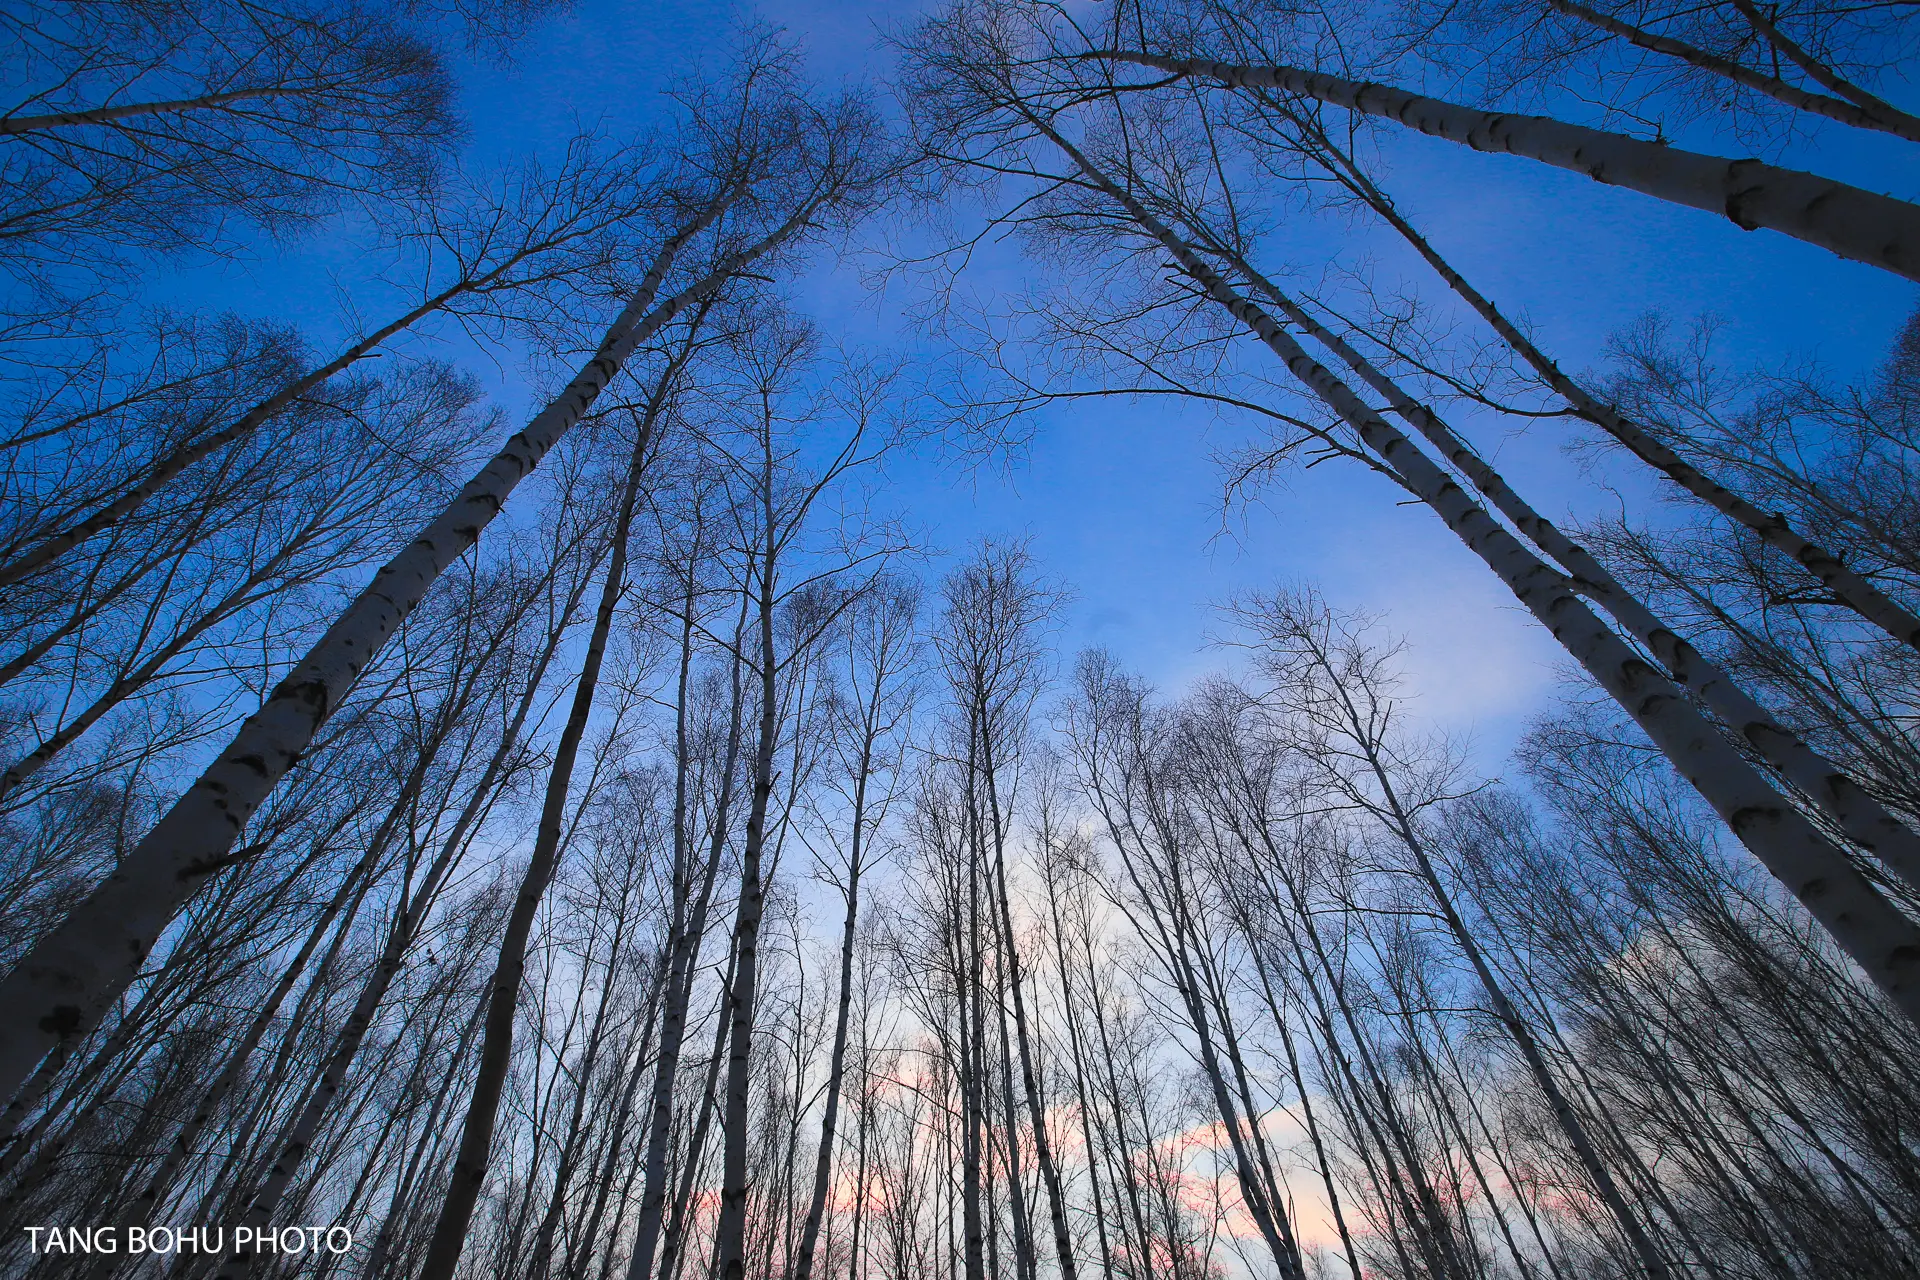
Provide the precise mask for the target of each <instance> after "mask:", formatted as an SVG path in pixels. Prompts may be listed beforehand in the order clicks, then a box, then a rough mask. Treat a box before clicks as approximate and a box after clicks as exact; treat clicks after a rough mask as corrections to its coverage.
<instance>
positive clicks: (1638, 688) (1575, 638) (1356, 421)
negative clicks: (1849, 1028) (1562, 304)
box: [1028, 116, 1920, 1022]
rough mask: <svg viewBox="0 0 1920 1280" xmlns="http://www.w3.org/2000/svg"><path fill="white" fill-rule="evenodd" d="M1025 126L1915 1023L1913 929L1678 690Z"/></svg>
mask: <svg viewBox="0 0 1920 1280" xmlns="http://www.w3.org/2000/svg"><path fill="white" fill-rule="evenodd" d="M1028 119H1029V121H1030V122H1031V123H1033V124H1034V126H1035V127H1036V128H1037V129H1039V130H1040V131H1041V132H1043V133H1044V134H1045V135H1046V136H1047V137H1048V138H1049V139H1050V140H1051V141H1053V142H1054V143H1055V145H1057V146H1059V147H1060V148H1061V150H1062V151H1064V152H1065V153H1066V154H1067V155H1068V156H1069V157H1071V158H1072V159H1073V161H1074V163H1075V164H1076V165H1077V166H1078V167H1079V168H1080V169H1081V171H1082V172H1083V173H1084V174H1085V175H1086V177H1087V178H1088V180H1089V181H1090V182H1091V183H1092V184H1093V185H1094V186H1096V187H1098V188H1099V189H1100V190H1101V191H1103V192H1104V193H1105V194H1106V195H1107V196H1109V197H1110V198H1111V199H1113V200H1114V201H1115V202H1116V203H1118V204H1119V205H1120V206H1121V207H1122V208H1124V209H1125V210H1126V211H1127V213H1128V214H1129V216H1131V217H1132V218H1133V219H1134V221H1135V222H1137V223H1138V224H1139V225H1140V227H1141V228H1142V229H1143V230H1144V231H1145V232H1146V233H1147V234H1149V235H1150V236H1152V237H1153V238H1154V239H1155V240H1157V241H1158V242H1159V243H1160V244H1161V245H1162V247H1164V248H1165V249H1166V250H1167V252H1168V253H1170V254H1172V255H1173V257H1174V259H1175V260H1176V261H1177V262H1178V263H1179V264H1180V267H1181V270H1183V271H1184V272H1185V273H1186V274H1188V275H1189V276H1190V277H1191V278H1192V279H1193V280H1194V281H1195V283H1197V284H1198V285H1199V286H1200V287H1201V288H1202V289H1204V290H1205V291H1206V293H1207V294H1208V296H1209V297H1212V298H1213V299H1214V300H1215V301H1217V302H1219V303H1220V304H1221V306H1223V307H1224V308H1225V309H1226V310H1227V311H1228V312H1229V313H1231V314H1232V315H1233V316H1234V317H1235V318H1236V319H1238V320H1240V321H1241V322H1242V323H1243V324H1245V325H1246V327H1247V328H1248V329H1249V330H1250V331H1251V332H1252V333H1253V334H1254V335H1255V336H1256V337H1258V338H1259V339H1260V340H1261V341H1263V342H1264V343H1266V345H1267V346H1268V347H1269V348H1270V349H1271V350H1272V351H1273V352H1274V354H1275V355H1277V356H1279V357H1280V358H1281V360H1282V361H1284V362H1285V364H1286V366H1287V369H1288V371H1289V372H1291V373H1292V374H1293V375H1294V377H1295V378H1297V379H1298V380H1299V381H1300V383H1301V384H1302V385H1303V386H1304V387H1306V388H1307V389H1308V390H1309V391H1311V392H1313V394H1314V395H1315V396H1317V397H1319V398H1320V399H1321V400H1322V401H1323V402H1324V403H1326V405H1327V406H1328V407H1329V408H1331V409H1332V410H1333V411H1334V412H1335V413H1336V414H1338V415H1339V416H1340V417H1341V418H1342V419H1343V420H1344V421H1345V422H1346V423H1347V424H1348V425H1349V426H1350V427H1351V428H1352V429H1353V430H1354V432H1355V433H1356V434H1357V435H1358V436H1359V438H1360V439H1361V441H1362V442H1363V443H1364V444H1366V445H1367V447H1368V448H1369V449H1371V450H1372V451H1373V452H1374V453H1375V454H1376V455H1377V456H1378V457H1379V458H1380V459H1381V460H1382V461H1383V462H1385V463H1386V464H1387V465H1388V466H1390V467H1392V468H1393V469H1394V471H1395V472H1396V473H1398V474H1399V476H1400V477H1401V478H1402V480H1403V481H1404V482H1405V483H1406V484H1407V486H1408V487H1409V488H1410V489H1411V490H1412V491H1413V492H1414V493H1415V494H1417V495H1418V496H1419V497H1420V499H1421V500H1422V501H1423V502H1425V503H1426V504H1427V505H1428V506H1429V507H1431V508H1432V509H1433V511H1434V512H1435V514H1437V515H1439V516H1440V518H1441V519H1442V520H1444V521H1445V522H1446V524H1447V527H1448V528H1450V529H1452V530H1453V531H1454V533H1455V535H1456V536H1458V537H1459V538H1460V540H1461V541H1462V542H1463V543H1465V544H1466V546H1467V547H1468V549H1470V550H1471V551H1473V552H1474V554H1476V555H1477V556H1479V557H1480V558H1481V560H1483V561H1484V562H1485V563H1486V564H1487V566H1488V567H1489V568H1490V569H1492V570H1493V571H1494V572H1495V573H1496V574H1497V575H1498V576H1499V577H1500V579H1501V581H1502V582H1504V583H1505V584H1506V585H1507V587H1508V589H1509V590H1511V591H1512V592H1513V593H1514V595H1515V597H1516V598H1517V599H1519V601H1520V602H1521V603H1522V604H1524V605H1526V606H1527V609H1528V611H1529V612H1531V613H1532V614H1533V615H1534V616H1535V617H1536V618H1538V619H1539V620H1540V621H1541V622H1542V623H1543V624H1544V625H1545V626H1546V627H1547V628H1548V629H1549V630H1550V631H1552V632H1553V634H1554V637H1555V638H1556V639H1558V640H1559V641H1560V643H1561V645H1562V646H1563V647H1564V648H1565V649H1566V650H1567V651H1568V653H1570V654H1571V655H1572V656H1573V657H1574V658H1575V659H1577V660H1578V661H1579V662H1580V664H1581V666H1582V667H1584V668H1585V669H1586V671H1587V673H1588V674H1589V675H1590V676H1592V677H1593V679H1594V681H1595V682H1596V683H1598V684H1599V685H1600V687H1601V688H1603V689H1605V690H1606V691H1607V692H1608V693H1609V694H1610V695H1612V697H1613V698H1614V700H1615V701H1616V702H1617V703H1618V704H1619V705H1620V707H1621V708H1622V709H1623V710H1624V711H1626V712H1627V714H1628V715H1629V716H1631V717H1632V718H1633V720H1634V722H1635V723H1636V724H1638V725H1639V726H1640V727H1641V729H1642V730H1644V731H1645V732H1646V734H1647V736H1648V737H1649V738H1651V739H1652V740H1653V742H1654V744H1655V746H1657V747H1658V748H1659V749H1660V750H1661V752H1662V753H1663V754H1665V755H1666V756H1667V758H1668V759H1669V760H1671V761H1672V762H1673V764H1674V766H1675V767H1676V768H1678V769H1679V770H1680V772H1681V774H1682V776H1684V777H1685V778H1686V779H1687V780H1688V781H1689V782H1690V783H1692V784H1693V786H1694V788H1695V789H1696V790H1697V791H1698V792H1699V793H1700V795H1701V796H1702V798H1704V799H1705V800H1706V801H1707V802H1708V803H1709V804H1710V805H1712V806H1713V808H1714V810H1715V811H1716V812H1718V813H1719V814H1720V816H1721V818H1722V819H1723V820H1724V821H1725V822H1726V823H1727V825H1728V826H1729V827H1730V828H1731V829H1732V830H1733V833H1734V834H1735V835H1736V836H1737V837H1739V839H1740V841H1741V843H1743V844H1745V845H1746V846H1747V848H1748V849H1750V850H1751V851H1752V852H1753V854H1754V856H1755V857H1757V858H1759V859H1760V861H1761V863H1762V864H1764V865H1765V866H1766V867H1767V869H1768V870H1769V871H1771V872H1772V873H1773V874H1774V876H1776V877H1777V878H1778V879H1779V880H1780V881H1781V883H1783V884H1784V885H1785V886H1786V887H1787V889H1788V890H1789V891H1790V892H1792V893H1793V894H1794V896H1795V897H1797V898H1798V899H1800V901H1801V902H1802V903H1803V904H1804V905H1805V906H1806V908H1807V909H1808V910H1809V911H1810V912H1811V913H1812V914H1813V915H1814V917H1815V918H1816V919H1818V920H1819V921H1820V923H1821V924H1822V925H1823V926H1824V927H1825V928H1826V930H1827V932H1828V933H1829V934H1831V935H1832V936H1833V938H1834V939H1835V940H1836V941H1837V942H1838V943H1839V944H1840V946H1841V948H1842V949H1843V950H1845V951H1846V952H1847V953H1848V954H1849V955H1850V956H1852V957H1853V959H1854V961H1855V962H1856V963H1857V964H1859V965H1860V967H1861V969H1862V970H1864V971H1865V972H1866V974H1867V975H1868V976H1869V977H1870V978H1872V979H1873V981H1874V982H1875V983H1876V984H1878V985H1879V986H1880V988H1881V989H1882V990H1883V991H1885V992H1886V994H1887V995H1888V996H1889V997H1890V998H1891V999H1892V1001H1893V1002H1894V1004H1895V1005H1897V1006H1898V1007H1899V1008H1900V1010H1901V1011H1902V1012H1903V1013H1905V1014H1906V1015H1907V1016H1908V1017H1909V1018H1912V1019H1914V1020H1915V1021H1916V1022H1920V928H1916V927H1915V925H1914V924H1913V922H1912V921H1911V920H1909V919H1907V918H1906V917H1905V916H1904V915H1902V914H1901V913H1900V911H1899V910H1898V909H1897V908H1895V907H1894V906H1893V905H1892V904H1891V903H1890V902H1888V901H1887V899H1886V898H1885V897H1883V896H1882V895H1881V894H1880V892H1879V891H1878V890H1877V889H1876V888H1875V887H1874V886H1873V885H1872V884H1871V883H1870V882H1869V881H1868V880H1867V879H1866V877H1865V876H1863V875H1862V874H1861V873H1860V872H1859V871H1858V870H1857V869H1855V868H1854V866H1853V865H1852V864H1851V863H1850V862H1849V861H1848V860H1847V857H1846V855H1845V854H1844V853H1843V852H1842V851H1841V850H1839V849H1837V848H1835V847H1834V846H1833V844H1831V843H1830V842H1829V841H1828V840H1827V839H1826V838H1825V837H1824V836H1822V835H1821V834H1820V832H1819V831H1818V830H1817V829H1815V827H1814V826H1813V825H1812V823H1810V822H1809V821H1808V820H1807V818H1806V817H1805V816H1804V815H1802V814H1801V813H1800V812H1799V811H1798V810H1797V809H1795V808H1794V807H1793V806H1792V805H1791V804H1790V803H1788V802H1787V801H1786V799H1785V798H1784V797H1782V796H1781V795H1780V793H1779V792H1777V791H1775V790H1774V789H1773V788H1772V787H1770V786H1768V785H1767V783H1766V782H1765V781H1764V780H1763V779H1762V778H1761V777H1760V776H1759V775H1758V774H1757V773H1755V772H1754V770H1753V768H1752V766H1750V765H1749V764H1748V763H1747V762H1746V760H1744V759H1742V758H1741V756H1740V754H1739V752H1738V751H1736V750H1735V749H1734V748H1733V746H1732V745H1731V744H1730V743H1727V742H1726V741H1725V740H1724V739H1722V738H1721V737H1720V735H1719V732H1718V731H1717V730H1716V729H1715V728H1714V727H1713V726H1712V725H1711V724H1710V723H1709V722H1708V721H1707V720H1706V719H1705V717H1703V716H1702V715H1701V714H1700V713H1699V712H1698V711H1696V710H1694V708H1693V706H1692V705H1691V704H1690V703H1689V702H1688V701H1687V699H1686V696H1685V695H1684V694H1683V693H1682V692H1681V691H1680V690H1679V689H1678V688H1676V687H1675V686H1674V685H1673V684H1672V683H1671V682H1669V681H1668V680H1667V679H1666V678H1665V677H1664V676H1662V675H1661V674H1660V673H1659V672H1658V671H1656V670H1654V669H1653V668H1652V667H1650V666H1648V665H1647V663H1646V662H1645V661H1643V660H1642V659H1641V658H1640V657H1639V655H1637V654H1636V653H1634V652H1633V650H1632V649H1631V648H1629V647H1628V646H1627V644H1626V643H1625V642H1624V641H1622V640H1621V639H1620V638H1619V637H1618V636H1616V635H1615V634H1614V633H1613V632H1612V631H1610V630H1608V628H1607V627H1606V625H1605V624H1604V623H1602V622H1601V621H1600V619H1599V618H1598V617H1596V616H1595V615H1594V613H1593V612H1592V610H1590V609H1588V608H1587V606H1586V605H1585V604H1584V603H1583V602H1582V601H1581V600H1580V598H1579V597H1578V596H1577V595H1576V594H1574V592H1573V589H1572V586H1571V584H1570V583H1568V581H1567V580H1566V579H1565V578H1564V577H1563V576H1562V575H1560V574H1558V573H1555V572H1554V571H1553V570H1552V569H1550V568H1549V567H1548V566H1547V565H1546V564H1544V563H1542V562H1541V561H1540V559H1539V558H1538V557H1537V556H1535V555H1533V554H1532V553H1531V552H1529V551H1528V550H1527V549H1526V548H1525V547H1524V546H1522V545H1521V543H1520V542H1519V540H1518V539H1516V538H1515V537H1514V536H1513V535H1512V534H1510V533H1508V532H1507V531H1506V529H1505V528H1504V527H1502V526H1501V525H1499V524H1498V523H1496V522H1495V521H1494V520H1493V519H1492V518H1491V517H1489V516H1488V515H1487V513H1486V512H1485V511H1483V510H1482V509H1481V508H1480V507H1479V506H1478V505H1476V504H1475V503H1474V502H1473V500H1472V499H1471V498H1470V497H1469V496H1468V495H1467V493H1466V492H1465V491H1464V490H1462V489H1461V488H1460V487H1459V486H1458V485H1457V484H1455V483H1454V482H1453V481H1452V479H1450V478H1449V477H1448V476H1447V474H1446V472H1445V471H1443V470H1442V469H1441V468H1440V467H1439V466H1438V465H1437V464H1436V463H1434V462H1433V460H1432V459H1430V458H1428V457H1427V455H1426V454H1424V453H1422V452H1420V450H1419V449H1418V448H1416V447H1415V446H1414V444H1413V443H1412V442H1411V441H1410V440H1408V439H1407V438H1406V437H1405V436H1404V435H1402V434H1401V433H1400V432H1399V431H1398V430H1397V429H1395V428H1394V427H1393V426H1392V424H1390V423H1388V422H1387V421H1386V420H1385V419H1383V418H1381V417H1380V416H1379V415H1378V414H1376V413H1374V412H1373V411H1372V410H1371V409H1369V408H1368V407H1367V406H1366V404H1365V402H1363V401H1362V400H1361V399H1360V398H1359V397H1358V396H1356V395H1355V394H1354V393H1353V392H1352V390H1351V389H1349V388H1348V387H1347V386H1346V384H1345V383H1343V382H1341V381H1340V380H1339V379H1337V378H1335V377H1334V376H1333V375H1332V374H1331V373H1330V372H1328V371H1327V370H1326V369H1325V368H1324V367H1322V366H1321V365H1320V364H1319V363H1318V362H1317V361H1315V360H1314V359H1313V357H1311V356H1309V355H1308V354H1307V353H1306V351H1305V350H1304V349H1303V348H1302V347H1301V346H1300V344H1299V343H1298V342H1296V341H1294V340H1293V338H1292V337H1291V336H1289V335H1288V334H1287V333H1286V332H1285V331H1284V330H1283V329H1282V328H1281V327H1280V326H1279V325H1278V324H1277V323H1275V322H1274V320H1273V318H1272V317H1271V316H1269V315H1267V313H1266V312H1264V311H1262V310H1261V309H1260V308H1259V307H1258V306H1256V305H1255V304H1254V303H1252V302H1250V301H1248V300H1247V299H1246V298H1244V297H1242V296H1241V295H1240V294H1238V293H1236V292H1235V291H1234V290H1233V289H1232V288H1231V287H1230V286H1229V285H1228V284H1227V282H1226V281H1225V280H1224V279H1222V278H1221V276H1220V274H1219V273H1218V272H1216V271H1215V270H1214V269H1213V268H1212V267H1210V266H1208V265H1207V263H1206V261H1205V260H1204V259H1202V258H1201V257H1200V256H1199V255H1198V254H1197V253H1195V252H1194V251H1193V249H1192V248H1190V247H1189V246H1188V245H1187V244H1186V243H1185V242H1184V241H1182V240H1181V239H1180V238H1179V237H1178V236H1176V235H1174V233H1173V232H1172V231H1171V230H1169V229H1168V228H1167V227H1166V225H1165V224H1164V223H1162V222H1160V220H1159V219H1157V218H1155V217H1154V216H1153V214H1152V213H1151V212H1149V211H1148V210H1147V208H1146V207H1145V206H1144V205H1142V204H1141V203H1140V201H1139V200H1138V199H1136V198H1135V197H1134V196H1133V195H1132V194H1131V193H1129V192H1127V191H1126V190H1125V189H1123V188H1121V187H1120V186H1118V185H1117V184H1115V183H1114V182H1113V180H1112V179H1110V178H1108V177H1107V176H1106V174H1105V173H1104V172H1102V171H1101V170H1100V169H1099V168H1097V167H1096V166H1095V165H1094V164H1093V163H1092V162H1091V161H1090V160H1089V159H1087V157H1086V156H1085V155H1084V154H1082V153H1081V152H1080V150H1079V149H1078V148H1076V147H1074V146H1073V144H1072V143H1070V142H1068V141H1067V140H1066V139H1065V138H1064V137H1062V136H1061V135H1060V134H1059V133H1058V132H1057V131H1056V130H1054V129H1053V128H1052V127H1051V126H1050V125H1048V124H1046V123H1045V122H1044V121H1040V120H1037V119H1035V118H1034V117H1032V116H1029V117H1028Z"/></svg>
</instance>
